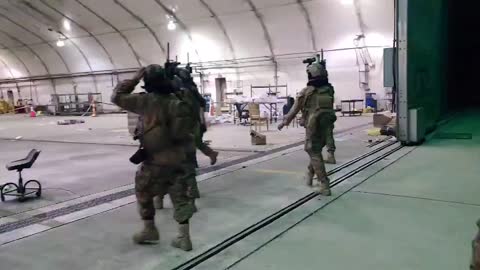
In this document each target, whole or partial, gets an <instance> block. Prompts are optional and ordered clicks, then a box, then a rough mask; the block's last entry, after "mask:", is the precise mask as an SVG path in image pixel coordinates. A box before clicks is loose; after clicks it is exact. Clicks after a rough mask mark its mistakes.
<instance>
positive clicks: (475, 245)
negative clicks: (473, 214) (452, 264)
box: [470, 219, 480, 270]
mask: <svg viewBox="0 0 480 270" xmlns="http://www.w3.org/2000/svg"><path fill="white" fill-rule="evenodd" d="M477 227H478V233H477V236H476V237H475V239H474V240H473V242H472V253H473V254H472V262H471V263H470V269H471V270H480V219H479V220H478V221H477Z"/></svg>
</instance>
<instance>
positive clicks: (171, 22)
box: [167, 20, 177, 31]
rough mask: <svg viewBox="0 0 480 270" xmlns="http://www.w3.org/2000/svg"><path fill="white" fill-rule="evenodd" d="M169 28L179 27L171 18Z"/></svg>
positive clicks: (171, 29)
mask: <svg viewBox="0 0 480 270" xmlns="http://www.w3.org/2000/svg"><path fill="white" fill-rule="evenodd" d="M167 28H168V30H170V31H173V30H175V29H177V24H176V23H175V22H174V21H172V20H171V21H169V22H168V24H167Z"/></svg>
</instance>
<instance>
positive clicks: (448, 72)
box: [0, 0, 480, 270]
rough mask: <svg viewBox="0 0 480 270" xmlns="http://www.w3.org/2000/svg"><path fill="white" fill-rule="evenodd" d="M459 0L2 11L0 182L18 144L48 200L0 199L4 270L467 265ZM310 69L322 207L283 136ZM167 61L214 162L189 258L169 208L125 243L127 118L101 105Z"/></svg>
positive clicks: (470, 92)
mask: <svg viewBox="0 0 480 270" xmlns="http://www.w3.org/2000/svg"><path fill="white" fill-rule="evenodd" d="M458 2H459V1H447V0H416V1H413V0H395V1H393V0H389V1H386V0H101V1H94V0H1V1H0V153H1V154H0V189H1V190H2V193H3V191H5V192H8V190H11V189H12V185H10V184H8V183H17V178H18V176H17V172H16V171H15V170H7V169H3V168H4V166H5V165H8V164H10V162H12V161H14V160H18V159H21V158H24V157H25V156H26V155H27V154H28V153H29V151H30V150H32V149H37V150H39V151H40V152H38V153H37V156H36V159H37V160H36V162H35V164H33V166H32V168H31V169H26V170H25V171H23V172H22V173H23V177H24V178H25V181H27V179H28V180H29V179H35V180H38V181H39V182H41V186H42V189H41V194H39V193H38V192H37V193H36V194H33V193H32V194H31V195H34V196H33V197H36V196H35V195H38V198H28V199H26V200H25V201H24V200H22V201H21V202H20V201H19V200H17V198H15V197H9V196H5V198H2V201H0V269H4V268H5V269H19V270H25V269H71V270H74V269H280V270H281V269H318V268H326V269H351V268H355V269H437V270H438V269H445V270H451V269H468V267H469V263H470V258H471V255H472V251H471V240H472V239H473V236H474V235H475V233H477V231H478V228H476V226H475V222H476V221H477V220H478V218H479V217H480V215H479V212H480V211H479V210H480V197H479V196H478V190H479V188H480V182H479V179H478V175H479V173H480V171H479V167H478V166H476V165H477V164H478V162H479V161H480V155H479V153H480V148H479V145H480V141H479V140H480V139H479V137H478V136H479V135H480V121H479V119H480V118H479V111H478V106H479V105H480V98H479V97H480V95H479V94H478V92H477V91H476V90H477V89H476V82H475V81H474V80H475V78H476V77H475V74H474V72H475V65H476V63H478V61H477V60H479V59H478V54H477V53H476V52H475V50H476V48H477V47H478V46H476V45H477V43H478V41H475V40H472V37H471V35H469V34H468V33H472V32H474V31H475V29H476V28H475V26H474V25H472V24H471V18H472V17H473V16H475V14H474V8H473V7H471V6H469V4H465V3H462V4H460V3H458ZM316 56H318V57H321V58H323V59H324V60H325V61H326V63H327V64H326V67H327V69H328V74H329V81H330V83H331V84H332V85H333V86H334V88H335V95H334V100H335V103H334V108H335V110H336V114H337V121H336V123H335V130H334V138H335V142H336V147H337V149H336V152H335V153H336V159H337V164H327V165H326V169H327V172H328V174H329V177H330V179H331V181H332V182H331V187H332V192H333V196H331V197H322V196H318V194H316V193H314V192H313V190H312V189H311V188H310V187H307V186H306V185H305V180H304V175H305V171H306V167H307V164H308V162H309V159H308V155H307V154H306V153H305V152H304V149H303V148H304V147H303V145H304V141H305V136H306V134H305V133H306V132H305V129H304V128H303V127H301V126H300V125H299V124H298V122H297V121H294V123H293V124H291V125H290V126H288V128H286V129H284V130H283V131H279V130H277V125H278V124H279V123H281V121H282V120H283V118H284V115H285V113H286V112H285V108H286V109H287V111H288V109H289V108H290V107H291V104H290V100H291V99H292V98H295V97H296V95H297V93H298V92H299V91H300V90H302V89H303V88H304V87H305V86H306V83H307V81H308V78H307V73H306V64H305V63H302V62H303V61H304V60H305V59H306V58H310V57H316ZM174 60H176V61H178V62H180V63H181V66H184V65H186V64H189V65H190V66H191V67H192V71H193V72H192V77H193V79H194V81H195V83H196V84H197V86H198V89H199V91H200V93H201V94H202V96H203V97H204V98H205V99H206V100H207V108H208V109H207V110H206V112H205V117H206V119H207V123H208V129H207V133H206V134H205V137H204V140H205V141H206V142H208V144H209V145H210V146H211V147H212V148H213V149H214V150H216V151H218V152H219V157H218V163H217V164H215V165H210V160H209V159H208V157H206V156H204V155H202V154H201V153H198V155H197V158H198V163H199V168H198V170H197V182H198V186H199V189H200V191H201V198H200V199H199V200H198V201H197V207H198V209H199V211H198V212H197V213H196V214H195V215H194V217H193V218H192V220H191V234H192V241H193V244H194V249H193V251H191V252H183V251H179V250H176V249H174V248H172V247H171V246H170V244H169V243H170V240H171V238H173V237H174V236H175V232H176V228H175V222H174V220H173V219H172V214H173V210H172V205H171V203H170V202H167V203H166V206H165V209H164V210H158V211H157V214H156V217H155V220H156V223H157V226H158V228H159V230H160V233H161V240H160V242H159V243H158V244H157V245H151V246H137V245H135V244H134V243H133V242H132V241H131V235H132V234H133V233H134V232H135V231H136V230H137V229H138V228H139V227H140V226H141V220H140V218H139V216H138V213H137V203H136V198H135V190H134V177H135V171H136V166H135V165H133V164H131V163H130V162H129V161H128V159H129V157H130V156H131V155H132V154H133V153H134V152H135V151H136V150H137V148H138V142H137V141H134V140H133V139H132V125H131V123H130V120H131V119H130V118H131V117H135V116H132V115H131V114H128V113H127V112H126V111H124V110H122V109H120V108H119V107H117V106H116V105H114V104H112V102H111V101H110V97H111V95H112V92H113V89H114V88H115V86H116V85H117V84H118V83H119V82H120V81H122V80H124V79H129V78H131V77H132V76H133V75H134V74H135V72H136V71H137V70H138V69H139V68H140V67H144V66H147V65H150V64H160V65H163V64H164V63H165V62H166V61H174ZM140 86H141V84H140V85H138V87H137V89H136V92H140V91H142V89H141V88H140ZM254 111H255V112H256V113H258V117H257V118H258V119H256V120H254V119H253V118H252V115H253V112H254ZM244 112H247V113H248V116H249V117H243V116H244V114H243V113H244ZM252 130H255V131H258V132H259V133H260V135H263V136H265V139H266V142H264V143H260V145H259V143H257V142H255V138H254V137H253V135H252V133H251V132H252ZM31 155H34V152H31ZM7 167H8V166H7ZM31 183H33V185H35V183H34V182H31ZM3 199H5V200H4V201H3Z"/></svg>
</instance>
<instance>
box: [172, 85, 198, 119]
mask: <svg viewBox="0 0 480 270" xmlns="http://www.w3.org/2000/svg"><path fill="white" fill-rule="evenodd" d="M193 91H194V90H192V89H182V91H179V92H178V93H177V96H178V97H179V98H180V99H181V100H182V101H184V102H185V103H187V104H188V106H190V108H191V109H192V112H193V113H194V116H193V117H194V120H195V121H198V122H200V108H201V104H200V102H199V101H198V100H197V98H196V97H195V94H194V93H193Z"/></svg>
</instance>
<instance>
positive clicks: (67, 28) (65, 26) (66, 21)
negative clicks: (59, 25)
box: [63, 19, 72, 31]
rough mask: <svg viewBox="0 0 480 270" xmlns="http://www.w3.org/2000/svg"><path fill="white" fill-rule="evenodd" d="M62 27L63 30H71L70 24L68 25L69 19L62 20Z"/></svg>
mask: <svg viewBox="0 0 480 270" xmlns="http://www.w3.org/2000/svg"><path fill="white" fill-rule="evenodd" d="M63 28H65V30H67V31H70V30H72V26H71V25H70V21H69V20H66V19H65V20H63Z"/></svg>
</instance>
